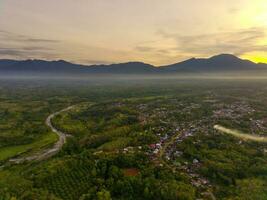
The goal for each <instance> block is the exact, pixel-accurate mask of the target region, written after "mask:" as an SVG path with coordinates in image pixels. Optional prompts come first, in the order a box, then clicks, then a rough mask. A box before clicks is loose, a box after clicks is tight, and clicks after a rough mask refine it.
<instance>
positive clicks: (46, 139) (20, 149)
mask: <svg viewBox="0 0 267 200" xmlns="http://www.w3.org/2000/svg"><path fill="white" fill-rule="evenodd" d="M57 140H58V136H57V135H56V134H55V133H53V132H49V133H48V134H46V135H44V136H43V137H41V138H40V140H37V141H35V142H33V143H31V144H25V145H18V146H10V147H4V148H1V149H0V161H2V160H6V159H8V158H11V157H14V156H17V155H19V154H22V153H26V152H28V151H37V150H40V149H42V148H45V147H47V146H49V145H51V144H53V143H55V142H56V141H57Z"/></svg>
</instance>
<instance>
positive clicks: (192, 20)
mask: <svg viewBox="0 0 267 200" xmlns="http://www.w3.org/2000/svg"><path fill="white" fill-rule="evenodd" d="M266 9H267V1H266V0H253V1H251V0H217V1H214V0H201V1H196V0H187V1H182V0H167V1H162V0H134V1H133V0H112V1H108V0H79V1H77V0H46V1H36V0H0V58H11V59H28V58H34V59H47V60H55V59H65V60H69V61H72V62H76V63H84V64H99V63H104V64H105V63H117V62H126V61H134V60H138V61H143V62H146V63H151V64H154V65H164V64H170V63H175V62H178V61H181V60H184V59H187V58H190V57H209V56H210V55H215V54H219V53H222V52H223V53H231V54H235V55H236V56H240V57H242V58H246V59H250V60H252V61H255V62H267V56H266V52H267V37H266V30H267V29H266V28H267V13H266Z"/></svg>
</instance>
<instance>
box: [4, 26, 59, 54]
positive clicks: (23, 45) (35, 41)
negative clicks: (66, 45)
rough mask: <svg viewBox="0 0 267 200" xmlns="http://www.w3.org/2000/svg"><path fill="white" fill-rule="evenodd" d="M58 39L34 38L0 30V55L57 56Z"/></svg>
mask: <svg viewBox="0 0 267 200" xmlns="http://www.w3.org/2000/svg"><path fill="white" fill-rule="evenodd" d="M59 43H60V40H51V39H45V38H35V37H30V36H26V35H20V34H15V33H12V32H9V31H6V30H0V47H1V48H0V56H1V57H3V58H6V57H8V58H16V59H27V58H57V54H56V53H55V49H56V45H57V44H59Z"/></svg>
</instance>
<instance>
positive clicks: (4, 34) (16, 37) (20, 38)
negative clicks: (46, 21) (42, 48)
mask: <svg viewBox="0 0 267 200" xmlns="http://www.w3.org/2000/svg"><path fill="white" fill-rule="evenodd" d="M0 37H1V38H2V39H5V40H6V41H9V42H23V43H24V42H30V43H59V42H60V40H51V39H45V38H35V37H30V36H26V35H20V34H16V33H12V32H9V31H6V30H0Z"/></svg>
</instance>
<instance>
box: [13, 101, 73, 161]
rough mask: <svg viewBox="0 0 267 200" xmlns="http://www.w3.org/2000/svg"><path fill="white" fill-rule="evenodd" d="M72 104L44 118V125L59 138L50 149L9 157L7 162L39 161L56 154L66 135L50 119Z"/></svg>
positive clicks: (66, 109)
mask: <svg viewBox="0 0 267 200" xmlns="http://www.w3.org/2000/svg"><path fill="white" fill-rule="evenodd" d="M73 107H74V106H69V107H67V108H65V109H63V110H61V111H58V112H55V113H53V114H51V115H49V116H48V117H47V118H46V121H45V123H46V125H47V126H48V127H49V128H50V129H51V130H52V131H53V132H54V133H56V134H57V135H58V137H59V139H58V141H57V142H56V143H55V144H54V146H53V147H51V148H50V149H45V150H43V151H41V152H39V153H37V154H35V155H32V156H28V157H23V158H13V159H10V160H9V162H11V163H15V164H20V163H23V162H26V161H34V160H36V161H41V160H45V159H47V158H50V157H51V156H54V155H55V154H57V153H58V152H59V151H60V149H61V148H62V147H63V145H64V144H65V142H66V137H67V134H66V133H63V132H61V131H59V130H57V129H56V128H55V127H54V126H53V125H52V119H53V118H54V117H55V116H56V115H59V114H60V113H62V112H66V111H68V110H70V109H72V108H73Z"/></svg>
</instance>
